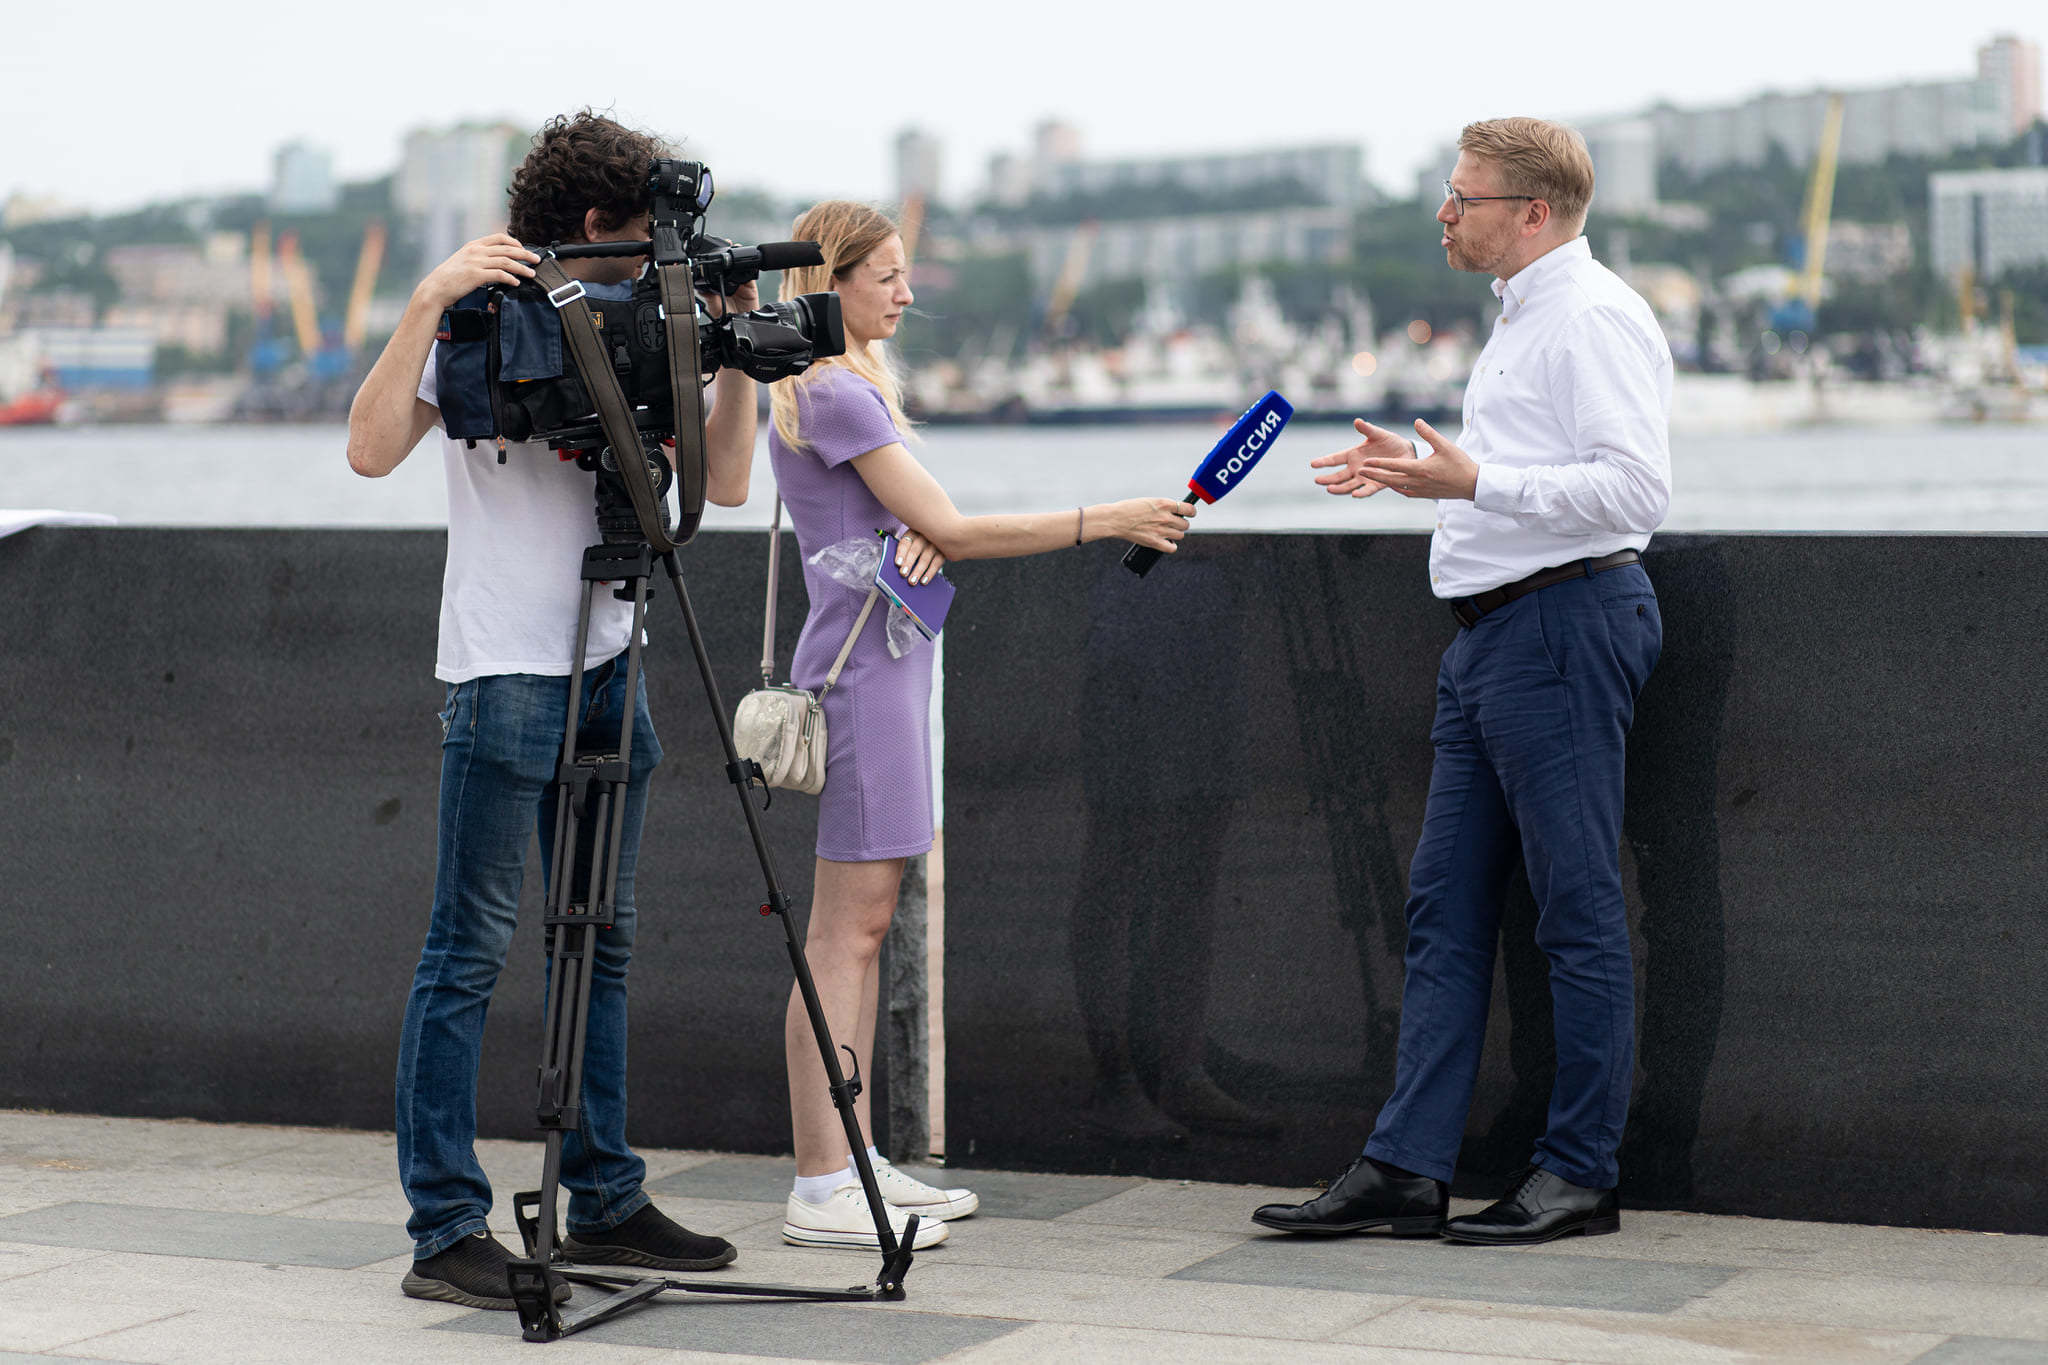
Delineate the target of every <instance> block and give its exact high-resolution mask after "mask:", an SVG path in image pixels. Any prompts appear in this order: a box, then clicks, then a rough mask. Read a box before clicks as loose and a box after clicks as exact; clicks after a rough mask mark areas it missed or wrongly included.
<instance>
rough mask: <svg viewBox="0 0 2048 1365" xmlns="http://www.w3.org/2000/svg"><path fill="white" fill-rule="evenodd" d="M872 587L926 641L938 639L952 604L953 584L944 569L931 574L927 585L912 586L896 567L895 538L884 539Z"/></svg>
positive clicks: (913, 584)
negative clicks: (886, 597) (891, 603)
mask: <svg viewBox="0 0 2048 1365" xmlns="http://www.w3.org/2000/svg"><path fill="white" fill-rule="evenodd" d="M875 586H876V587H878V588H880V589H881V590H882V591H883V593H885V594H886V595H887V596H888V598H889V600H890V601H891V602H894V603H895V604H896V605H897V606H899V607H901V608H903V614H904V615H906V616H908V617H909V618H910V623H911V624H912V625H914V626H916V627H917V629H918V632H919V633H920V634H921V635H923V636H924V638H925V639H927V640H936V639H938V638H939V630H940V628H941V627H943V626H944V625H945V624H946V609H947V608H948V607H950V606H952V605H953V584H952V582H951V580H949V579H948V578H947V577H946V574H945V571H944V570H943V569H942V570H940V571H939V572H938V573H936V574H934V575H932V581H931V582H929V583H912V582H911V581H910V580H909V579H907V578H905V577H904V576H903V573H902V571H901V570H899V569H898V568H897V567H896V537H894V536H883V537H882V566H881V567H880V568H879V569H876V570H875Z"/></svg>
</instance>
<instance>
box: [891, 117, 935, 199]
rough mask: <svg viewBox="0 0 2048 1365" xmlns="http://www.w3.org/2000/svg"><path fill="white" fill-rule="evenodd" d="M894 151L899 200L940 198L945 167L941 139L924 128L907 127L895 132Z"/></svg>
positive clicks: (897, 197)
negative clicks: (942, 173) (943, 165)
mask: <svg viewBox="0 0 2048 1365" xmlns="http://www.w3.org/2000/svg"><path fill="white" fill-rule="evenodd" d="M895 150H896V202H897V203H899V204H907V203H909V202H910V201H911V199H912V198H913V197H915V198H919V199H923V200H926V201H931V200H934V199H937V198H938V197H939V175H940V171H941V168H942V167H941V156H940V152H941V148H940V145H939V140H938V139H937V138H935V137H933V136H932V135H931V134H930V133H927V132H925V131H924V130H923V129H922V128H905V129H904V130H903V131H902V132H900V133H898V134H897V135H896V148H895Z"/></svg>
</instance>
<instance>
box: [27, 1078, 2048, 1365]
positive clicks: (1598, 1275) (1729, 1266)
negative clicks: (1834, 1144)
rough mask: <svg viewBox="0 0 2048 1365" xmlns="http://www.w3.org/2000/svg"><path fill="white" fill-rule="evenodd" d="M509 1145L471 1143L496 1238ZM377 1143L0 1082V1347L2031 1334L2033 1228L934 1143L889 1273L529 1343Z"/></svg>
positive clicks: (1948, 1340) (651, 1163) (617, 1347)
mask: <svg viewBox="0 0 2048 1365" xmlns="http://www.w3.org/2000/svg"><path fill="white" fill-rule="evenodd" d="M539 1152H540V1148H539V1145H538V1144H536V1143H521V1142H486V1143H483V1144H481V1145H480V1155H481V1156H482V1158H483V1162H484V1165H485V1167H486V1169H487V1170H488V1171H489V1172H490V1175H491V1179H492V1182H493V1184H494V1185H495V1187H496V1188H497V1190H498V1192H499V1200H500V1207H499V1209H498V1210H497V1211H495V1212H494V1214H493V1216H492V1225H493V1227H494V1228H496V1229H497V1230H498V1232H499V1234H500V1236H501V1239H502V1240H504V1241H505V1242H506V1244H507V1245H509V1246H514V1247H516V1246H517V1245H518V1239H517V1236H516V1234H515V1233H514V1231H513V1228H512V1222H511V1210H510V1198H509V1196H510V1193H511V1192H512V1191H514V1190H517V1189H522V1188H527V1187H529V1186H531V1185H533V1184H534V1183H536V1181H537V1178H538V1173H539V1170H540V1157H539ZM643 1155H644V1156H645V1157H646V1158H647V1162H648V1168H649V1172H648V1178H649V1188H650V1190H651V1191H652V1192H653V1193H654V1196H655V1199H656V1202H657V1203H659V1204H660V1206H661V1207H662V1208H663V1209H664V1210H666V1211H667V1212H668V1213H670V1214H671V1215H672V1216H674V1217H675V1218H676V1219H677V1220H678V1221H680V1222H682V1223H684V1224H686V1225H688V1226H689V1227H691V1228H694V1229H696V1230H698V1231H703V1232H715V1233H718V1234H721V1235H723V1236H726V1237H729V1238H731V1239H732V1241H733V1242H734V1243H735V1244H737V1245H738V1247H739V1248H740V1258H739V1261H738V1262H737V1264H736V1265H735V1266H734V1267H733V1269H732V1271H731V1272H729V1273H731V1274H732V1275H733V1276H734V1277H736V1278H744V1279H747V1280H751V1281H768V1282H782V1283H792V1284H818V1285H849V1284H853V1283H856V1282H858V1281H861V1280H864V1279H870V1278H872V1276H873V1274H874V1271H875V1269H876V1265H877V1262H876V1261H875V1259H873V1258H870V1257H867V1256H864V1255H858V1254H853V1253H847V1252H825V1251H807V1250H799V1249H797V1248H793V1247H788V1246H785V1245H783V1243H782V1241H781V1239H780V1236H779V1230H780V1227H781V1218H782V1212H781V1207H782V1197H783V1195H784V1193H786V1191H787V1188H788V1180H789V1176H790V1173H791V1167H790V1163H789V1161H788V1159H787V1158H782V1159H776V1158H768V1157H751V1156H728V1155H719V1154H714V1153H706V1152H674V1151H648V1152H643ZM394 1170H395V1167H394V1161H393V1156H392V1140H391V1135H390V1134H388V1133H363V1132H339V1131H331V1130H324V1129H308V1128H272V1127H257V1126H243V1125H219V1124H198V1123H190V1122H179V1121H164V1120H150V1119H108V1118H94V1117H83V1116H74V1115H52V1114H39V1113H25V1112H18V1111H0V1361H9V1362H11V1361H42V1360H50V1361H56V1360H62V1361H78V1360H99V1361H134V1362H166V1363H168V1362H200V1361H204V1362H209V1363H211V1362H220V1361H231V1362H240V1361H251V1362H280V1363H287V1362H306V1363H307V1365H336V1362H350V1363H351V1365H353V1363H354V1362H381V1361H392V1362H398V1361H404V1362H442V1361H447V1362H469V1361H493V1360H506V1361H510V1360H524V1361H533V1360H536V1359H550V1360H559V1361H563V1362H621V1363H623V1362H635V1361H649V1362H652V1361H656V1360H661V1361H675V1360H687V1361H720V1362H741V1361H766V1360H776V1361H787V1360H792V1359H800V1360H834V1361H872V1362H890V1363H892V1365H893V1363H894V1362H902V1363H903V1365H911V1363H912V1362H925V1361H939V1360H944V1361H948V1362H954V1361H959V1362H974V1363H975V1365H997V1363H998V1362H1023V1361H1042V1360H1049V1359H1059V1360H1065V1361H1098V1360H1101V1361H1171V1362H1173V1363H1174V1365H1196V1363H1197V1362H1210V1361H1215V1362H1263V1361H1274V1362H1279V1361H1286V1362H1336V1361H1360V1362H1413V1363H1414V1365H1423V1363H1424V1362H1427V1363H1428V1365H1449V1362H1454V1361H1492V1362H1502V1361H1535V1360H1543V1361H1629V1362H1633V1361H1655V1362H1667V1361H1669V1362H1734V1361H1779V1360H1784V1361H1793V1360H1797V1361H1887V1362H1889V1361H1898V1362H1904V1361H1921V1362H1926V1363H1927V1365H1937V1363H1939V1365H1962V1363H1963V1362H1971V1363H1975V1362H1985V1363H1986V1365H1999V1363H2001V1362H2017V1361H2044V1362H2048V1238H2043V1237H2018V1236H1998V1235H1993V1234H1984V1233H1956V1232H1936V1231H1925V1230H1915V1229H1902V1228H1877V1227H1859V1226H1853V1225H1838V1224H1821V1223H1792V1222H1777V1221H1769V1220H1763V1219H1754V1218H1720V1217H1707V1216H1703V1215H1697V1214H1672V1213H1634V1212H1628V1211H1626V1210H1625V1211H1624V1212H1623V1215H1622V1231H1621V1233H1620V1234H1619V1235H1617V1236H1612V1237H1597V1238H1590V1239H1585V1238H1574V1239H1570V1240H1566V1241H1563V1242H1558V1243H1553V1244H1551V1245H1548V1246H1544V1247H1535V1248H1527V1249H1520V1250H1505V1251H1504V1250H1496V1249H1490V1248H1467V1247H1454V1246H1451V1245H1449V1244H1446V1243H1440V1242H1430V1241H1390V1240H1387V1239H1385V1238H1381V1237H1375V1236H1364V1237H1353V1238H1343V1239H1336V1240H1332V1241H1315V1242H1306V1241H1302V1240H1297V1239H1293V1238H1288V1237H1283V1236H1277V1235H1274V1234H1270V1233H1267V1232H1265V1231H1263V1230H1262V1229H1260V1228H1257V1227H1256V1226H1254V1225H1253V1224H1252V1223H1251V1222H1250V1221H1249V1219H1248V1218H1247V1216H1246V1215H1247V1214H1249V1213H1250V1211H1251V1210H1252V1209H1253V1208H1254V1207H1255V1206H1257V1205H1258V1204H1261V1203H1264V1202H1267V1201H1269V1200H1272V1199H1276V1198H1286V1199H1290V1200H1293V1199H1299V1198H1303V1197H1305V1193H1306V1192H1304V1191H1300V1190H1274V1189H1264V1188H1256V1187H1247V1186H1235V1185H1206V1184H1195V1183H1189V1182H1180V1181H1152V1180H1142V1179H1130V1178H1121V1177H1097V1176H1059V1175H1020V1174H1015V1173H1010V1172H982V1171H964V1170H949V1171H946V1172H945V1173H944V1175H943V1179H942V1182H941V1183H945V1184H964V1185H967V1186H970V1187H972V1188H974V1189H976V1190H977V1191H979V1193H980V1194H981V1198H982V1204H981V1209H982V1211H981V1212H980V1213H979V1214H978V1215H976V1216H975V1217H973V1218H970V1219H966V1220H964V1221H961V1222H956V1223H955V1224H953V1230H952V1236H951V1238H950V1239H949V1240H948V1241H947V1242H946V1244H945V1245H943V1246H940V1247H937V1248H934V1249H932V1250H930V1251H926V1252H921V1253H919V1255H918V1258H917V1262H916V1264H915V1265H914V1266H913V1267H912V1269H911V1272H910V1275H909V1277H908V1280H907V1281H906V1284H907V1288H908V1297H907V1299H906V1300H905V1301H904V1302H902V1303H898V1304H874V1305H868V1304H860V1305H811V1304H788V1303H765V1302H760V1301H753V1300H720V1299H716V1298H708V1297H695V1296H687V1295H674V1294H671V1295H664V1296H663V1297H662V1298H660V1299H659V1300H657V1301H655V1302H654V1303H652V1304H650V1305H648V1306H645V1307H642V1308H637V1309H633V1310H630V1311H629V1312H628V1313H627V1314H625V1315H623V1316H621V1317H620V1318H618V1319H615V1320H613V1321H611V1322H608V1323H604V1324H600V1325H598V1326H597V1327H595V1328H593V1329H591V1330H590V1331H588V1332H586V1333H583V1334H580V1335H578V1336H575V1337H571V1338H566V1339H564V1340H562V1341H558V1342H555V1343H552V1344H548V1345H532V1344H528V1343H525V1342H522V1341H521V1340H520V1339H519V1331H518V1323H517V1321H516V1320H515V1318H514V1316H513V1315H512V1314H510V1313H491V1312H474V1311H471V1310H468V1309H464V1308H458V1307H454V1306H452V1305H445V1304H433V1303H424V1302H420V1301H418V1300H414V1299H408V1298H405V1297H404V1296H403V1295H401V1294H400V1293H399V1288H398V1283H399V1278H400V1276H401V1275H402V1274H403V1273H404V1272H405V1270H406V1268H407V1266H408V1265H409V1264H410V1262H411V1254H410V1251H409V1250H408V1243H407V1240H406V1237H405V1233H404V1226H403V1225H404V1221H405V1216H406V1212H407V1210H406V1206H405V1201H404V1199H403V1198H402V1197H401V1196H400V1194H399V1191H398V1185H397V1180H396V1177H395V1174H394ZM919 1173H920V1174H922V1175H924V1176H926V1177H927V1178H937V1177H936V1175H935V1173H933V1172H930V1171H920V1172H919ZM1468 1207H1477V1206H1476V1205H1464V1204H1461V1205H1460V1206H1459V1210H1460V1211H1462V1210H1463V1209H1464V1208H1468ZM721 1273H728V1272H721ZM585 1292H587V1291H585Z"/></svg>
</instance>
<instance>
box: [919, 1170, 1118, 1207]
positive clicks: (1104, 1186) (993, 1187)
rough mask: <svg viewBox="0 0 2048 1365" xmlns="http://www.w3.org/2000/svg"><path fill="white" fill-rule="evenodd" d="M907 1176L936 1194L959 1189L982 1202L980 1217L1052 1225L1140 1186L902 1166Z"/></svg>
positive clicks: (1096, 1178)
mask: <svg viewBox="0 0 2048 1365" xmlns="http://www.w3.org/2000/svg"><path fill="white" fill-rule="evenodd" d="M901 1169H902V1170H905V1171H908V1172H909V1173H910V1174H911V1175H914V1176H916V1177H917V1178H918V1179H919V1180H922V1181H924V1182H925V1183H926V1184H928V1185H937V1186H938V1187H940V1188H941V1189H951V1188H953V1187H955V1186H962V1187H965V1188H967V1189H970V1190H973V1191H974V1192H975V1193H976V1194H978V1195H980V1196H981V1209H982V1212H984V1213H987V1214H989V1215H991V1216H994V1217H1000V1218H1037V1219H1051V1218H1059V1217H1063V1216H1065V1215H1067V1214H1070V1213H1075V1212H1077V1211H1079V1210H1081V1209H1087V1208H1093V1207H1094V1206H1096V1205H1098V1204H1100V1203H1102V1202H1103V1201H1104V1200H1107V1199H1113V1198H1115V1197H1116V1196H1117V1195H1119V1194H1122V1193H1124V1192H1125V1191H1126V1190H1134V1189H1137V1188H1139V1187H1141V1186H1142V1185H1143V1184H1144V1183H1145V1182H1144V1181H1142V1180H1131V1179H1128V1178H1126V1177H1123V1176H1113V1175H1034V1174H1030V1173H1028V1172H1022V1171H982V1170H973V1169H969V1168H965V1167H957V1166H919V1165H911V1164H906V1165H904V1166H903V1167H902V1168H901Z"/></svg>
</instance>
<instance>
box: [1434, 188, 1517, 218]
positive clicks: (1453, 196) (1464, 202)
mask: <svg viewBox="0 0 2048 1365" xmlns="http://www.w3.org/2000/svg"><path fill="white" fill-rule="evenodd" d="M1536 197H1537V196H1535V195H1533V194H1460V193H1458V192H1457V191H1456V190H1454V189H1452V188H1451V182H1450V181H1448V180H1446V181H1444V198H1445V199H1448V200H1450V201H1451V203H1453V204H1455V205H1456V206H1457V214H1458V216H1459V217H1460V218H1463V217H1464V216H1465V212H1466V207H1467V206H1468V205H1471V204H1484V203H1486V202H1487V201H1488V200H1492V199H1527V200H1530V201H1532V202H1533V201H1534V200H1535V199H1536ZM1439 202H1441V201H1439Z"/></svg>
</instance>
